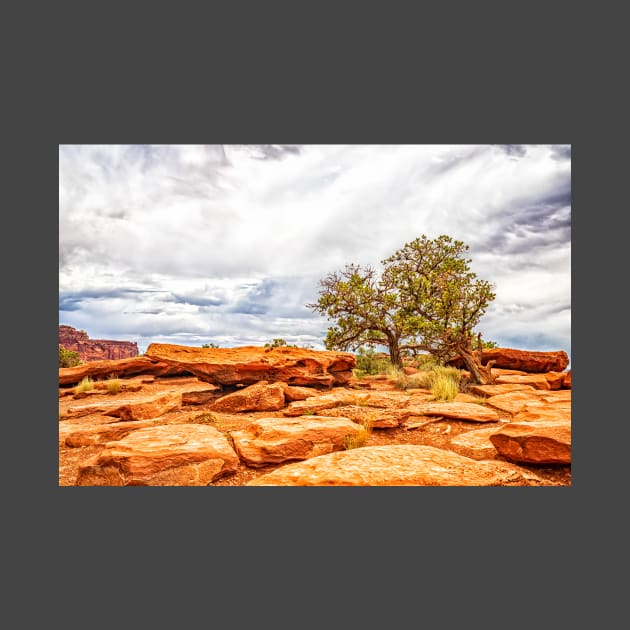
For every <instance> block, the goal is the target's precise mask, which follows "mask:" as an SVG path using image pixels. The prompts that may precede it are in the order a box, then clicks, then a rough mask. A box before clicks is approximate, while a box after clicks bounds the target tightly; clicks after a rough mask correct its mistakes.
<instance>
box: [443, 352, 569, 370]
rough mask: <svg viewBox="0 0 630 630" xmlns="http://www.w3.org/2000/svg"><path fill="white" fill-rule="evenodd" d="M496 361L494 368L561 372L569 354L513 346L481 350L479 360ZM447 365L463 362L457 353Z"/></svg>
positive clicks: (461, 364)
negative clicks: (518, 348)
mask: <svg viewBox="0 0 630 630" xmlns="http://www.w3.org/2000/svg"><path fill="white" fill-rule="evenodd" d="M491 360H492V361H496V363H495V364H494V366H493V370H494V368H502V369H510V370H521V371H523V372H528V373H531V372H562V371H563V370H564V369H565V368H566V367H567V365H569V355H568V354H567V353H566V352H565V351H564V350H554V351H552V352H537V351H532V350H517V349H515V348H486V349H484V350H482V354H481V362H482V364H483V365H487V363H488V361H491ZM447 365H453V366H455V367H459V368H461V367H463V366H464V362H463V360H462V358H461V357H460V356H459V355H458V356H456V357H454V358H453V359H451V360H450V361H448V362H447Z"/></svg>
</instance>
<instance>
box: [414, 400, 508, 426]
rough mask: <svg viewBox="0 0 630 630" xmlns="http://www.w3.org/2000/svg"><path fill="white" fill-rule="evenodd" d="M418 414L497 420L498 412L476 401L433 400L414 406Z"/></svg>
mask: <svg viewBox="0 0 630 630" xmlns="http://www.w3.org/2000/svg"><path fill="white" fill-rule="evenodd" d="M415 410H416V411H417V412H418V415H425V416H442V417H444V418H451V419H454V420H470V421H472V422H499V414H498V413H497V412H496V411H495V410H494V409H488V408H487V407H485V406H484V405H478V404H476V403H464V402H462V403H460V402H435V403H424V404H422V405H418V406H416V407H415Z"/></svg>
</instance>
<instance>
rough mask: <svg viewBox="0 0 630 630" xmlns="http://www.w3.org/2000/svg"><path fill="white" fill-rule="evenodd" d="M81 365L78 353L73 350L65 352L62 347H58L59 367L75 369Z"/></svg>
mask: <svg viewBox="0 0 630 630" xmlns="http://www.w3.org/2000/svg"><path fill="white" fill-rule="evenodd" d="M80 364H81V359H80V358H79V353H78V352H75V351H74V350H66V349H65V348H64V347H62V346H59V367H60V368H66V367H75V366H77V365H80Z"/></svg>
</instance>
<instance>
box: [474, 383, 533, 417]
mask: <svg viewBox="0 0 630 630" xmlns="http://www.w3.org/2000/svg"><path fill="white" fill-rule="evenodd" d="M536 391H539V390H535V389H533V388H532V387H529V388H528V389H520V390H515V391H512V392H507V393H505V394H497V395H495V396H490V398H488V399H487V400H486V404H487V405H488V406H490V407H493V408H495V409H499V410H500V411H505V412H507V413H509V414H515V413H518V412H519V411H520V410H521V409H524V408H525V405H526V404H527V403H528V402H534V401H536V400H537V399H538V398H537V396H536Z"/></svg>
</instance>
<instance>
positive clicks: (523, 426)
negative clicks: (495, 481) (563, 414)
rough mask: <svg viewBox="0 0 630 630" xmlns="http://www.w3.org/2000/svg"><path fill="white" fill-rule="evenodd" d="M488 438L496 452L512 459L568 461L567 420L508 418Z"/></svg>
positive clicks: (555, 462)
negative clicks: (538, 420)
mask: <svg viewBox="0 0 630 630" xmlns="http://www.w3.org/2000/svg"><path fill="white" fill-rule="evenodd" d="M490 441H491V442H492V444H493V445H494V447H495V448H496V449H497V452H498V453H499V455H501V456H502V457H504V458H505V459H509V460H510V461H512V462H517V463H526V464H563V465H566V464H570V463H571V423H570V422H565V421H560V422H557V421H556V422H553V421H547V422H543V421H541V422H528V423H520V424H519V423H514V422H510V423H507V424H505V425H504V426H503V427H502V428H501V429H499V430H498V431H497V432H496V433H495V434H494V435H491V436H490Z"/></svg>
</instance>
